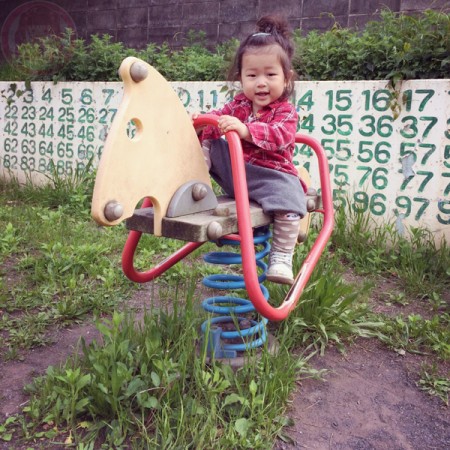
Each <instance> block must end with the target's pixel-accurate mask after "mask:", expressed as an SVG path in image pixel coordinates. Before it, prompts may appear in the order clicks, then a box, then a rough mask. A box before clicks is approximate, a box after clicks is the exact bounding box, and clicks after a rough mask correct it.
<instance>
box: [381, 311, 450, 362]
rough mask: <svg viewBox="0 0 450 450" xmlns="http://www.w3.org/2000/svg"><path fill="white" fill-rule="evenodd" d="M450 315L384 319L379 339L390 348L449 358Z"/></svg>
mask: <svg viewBox="0 0 450 450" xmlns="http://www.w3.org/2000/svg"><path fill="white" fill-rule="evenodd" d="M449 330H450V315H449V314H447V313H445V314H441V315H435V316H433V317H432V318H431V319H424V318H423V317H422V316H420V315H418V314H410V315H409V316H408V317H406V318H403V317H401V316H397V317H394V318H388V317H385V318H384V325H383V327H382V332H383V335H381V339H382V340H383V341H384V342H386V343H387V344H388V345H389V346H391V347H392V348H394V349H396V350H398V349H401V350H405V351H408V352H411V353H420V354H431V353H432V352H434V353H435V354H437V355H438V356H439V357H440V358H443V359H448V358H450V343H449V342H450V341H449V335H450V333H449Z"/></svg>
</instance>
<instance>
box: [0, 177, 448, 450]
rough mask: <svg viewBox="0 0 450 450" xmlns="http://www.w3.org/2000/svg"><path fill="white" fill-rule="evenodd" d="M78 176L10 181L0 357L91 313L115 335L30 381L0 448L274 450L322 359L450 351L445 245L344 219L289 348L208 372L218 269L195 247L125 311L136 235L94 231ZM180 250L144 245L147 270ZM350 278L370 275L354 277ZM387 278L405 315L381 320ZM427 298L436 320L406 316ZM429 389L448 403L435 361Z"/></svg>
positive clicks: (277, 292) (1, 220)
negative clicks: (145, 303)
mask: <svg viewBox="0 0 450 450" xmlns="http://www.w3.org/2000/svg"><path fill="white" fill-rule="evenodd" d="M77 177H78V178H74V179H72V180H67V181H64V180H62V179H59V178H58V177H57V176H56V175H55V176H53V178H52V177H51V178H50V179H49V185H47V186H43V187H36V186H33V185H32V184H31V183H30V182H27V183H25V185H21V184H20V183H18V182H17V180H12V181H10V182H6V181H2V182H0V200H2V201H1V203H0V204H1V205H2V206H0V229H1V230H2V232H1V234H0V261H1V263H2V269H1V272H0V275H1V276H0V311H1V315H0V356H1V357H2V359H4V360H11V359H21V358H23V357H24V356H26V351H27V350H28V349H31V348H34V347H36V346H45V345H47V344H48V342H49V340H50V339H51V331H52V330H53V329H54V328H55V327H64V326H67V325H70V324H73V323H75V322H81V321H84V320H86V319H87V318H94V320H95V321H96V326H97V328H98V330H99V332H100V334H101V339H99V340H97V341H93V342H92V343H90V344H87V343H85V342H83V341H81V342H80V349H79V350H80V351H79V352H76V353H75V354H74V355H73V356H71V357H69V358H68V360H67V361H66V362H65V363H63V364H62V365H61V366H60V367H49V368H48V369H47V372H46V373H45V374H44V375H42V376H40V377H38V378H36V379H35V380H34V381H33V382H32V383H31V384H30V385H29V386H27V392H28V395H29V401H28V403H27V404H26V406H25V407H24V409H23V411H22V413H21V414H18V415H16V416H13V417H10V418H8V419H7V420H6V421H5V422H4V423H3V424H0V442H1V441H2V440H3V441H5V442H8V441H11V440H14V441H15V442H21V443H22V444H24V445H30V446H32V445H41V444H43V443H45V444H48V445H53V446H58V445H72V446H77V448H79V449H87V448H89V449H93V448H136V449H138V448H165V449H166V448H167V449H176V448H212V447H214V448H218V449H221V448H222V449H229V448H255V449H256V448H268V447H270V445H271V443H272V442H274V440H275V439H276V438H277V437H279V438H282V439H288V437H287V436H286V435H285V433H284V428H285V427H286V425H288V424H289V419H288V417H287V414H286V408H287V403H288V399H289V395H290V394H291V393H292V391H293V389H294V387H295V385H296V382H297V381H298V380H299V379H301V378H303V377H310V376H314V377H316V376H317V377H320V375H321V374H320V373H317V372H315V371H314V370H313V369H312V368H311V367H310V366H309V365H308V360H309V359H310V358H311V357H312V356H313V355H315V354H323V353H324V352H325V351H326V349H327V348H328V347H329V346H330V345H335V346H338V347H339V348H340V349H341V350H342V351H344V350H345V348H346V346H347V345H348V343H349V342H351V341H352V340H353V339H355V338H356V337H376V338H378V339H381V340H382V341H383V342H385V343H386V344H387V345H388V346H389V347H390V348H393V349H395V350H397V351H399V350H401V351H405V352H411V353H420V354H427V355H431V356H432V357H433V359H434V361H435V364H436V367H438V366H439V364H440V362H441V361H447V360H448V358H449V356H450V353H449V350H450V349H449V345H448V342H450V339H449V338H450V331H449V330H450V326H449V325H450V324H449V317H450V316H449V311H448V305H447V304H446V301H445V299H446V298H448V297H447V295H448V287H449V277H448V275H449V272H448V270H449V269H448V268H449V267H450V264H449V262H450V256H449V249H448V247H447V246H446V245H443V246H441V247H437V246H436V245H435V243H434V241H433V240H432V236H431V235H430V234H429V233H427V232H426V231H424V230H421V229H412V230H410V233H411V234H410V236H409V237H408V238H400V237H398V236H397V235H396V233H395V231H394V228H393V227H392V226H390V225H389V224H388V225H386V226H382V227H380V226H378V227H373V224H372V223H371V220H370V218H369V217H368V216H365V215H363V214H360V213H354V212H351V211H338V212H337V214H336V230H335V232H334V234H333V237H332V239H331V242H330V244H329V246H328V248H327V251H326V252H325V253H324V255H323V257H322V258H321V260H320V262H319V264H318V266H317V267H316V270H315V271H314V273H313V275H312V278H311V280H310V282H309V283H308V286H307V288H306V289H305V292H304V294H303V295H302V298H301V299H300V301H299V304H298V307H297V308H296V309H295V310H294V311H293V312H292V314H291V315H290V316H289V318H288V319H287V320H285V321H284V322H282V323H280V324H270V331H271V333H272V334H274V335H275V336H276V338H277V340H278V343H279V351H278V352H277V353H276V354H275V355H274V354H272V353H271V352H269V351H268V349H266V348H263V349H262V351H261V353H260V355H259V358H258V359H257V360H255V361H256V362H255V361H253V362H252V363H249V364H246V365H245V366H244V367H243V368H241V369H239V370H232V369H231V368H230V367H229V366H228V365H223V364H221V363H220V362H218V361H212V362H210V363H209V364H207V363H206V355H205V349H204V348H203V345H202V342H203V340H202V336H200V335H199V328H200V323H201V322H202V321H203V320H204V313H203V312H201V311H200V310H199V306H198V301H197V300H196V296H197V295H198V294H197V287H198V285H199V280H200V277H202V276H203V275H205V274H206V273H211V272H214V271H215V270H217V269H216V268H212V267H211V266H206V265H205V264H203V263H199V253H198V252H197V253H195V254H194V255H192V256H190V257H189V258H187V259H186V260H185V261H184V262H183V263H182V264H178V265H176V266H175V267H174V268H173V269H171V270H170V271H168V272H167V273H166V274H164V276H163V277H161V278H160V279H159V280H158V283H157V284H156V285H155V286H156V287H155V296H157V297H158V302H156V301H155V305H153V306H152V307H151V308H150V309H149V310H146V311H144V312H143V313H141V314H139V315H136V313H135V312H132V311H131V310H129V309H128V308H127V307H126V299H127V298H128V297H129V296H130V295H131V294H132V292H133V290H134V289H136V286H134V285H133V284H132V283H129V282H127V281H126V280H125V278H124V277H123V274H122V273H121V271H120V261H119V260H120V252H121V249H122V246H123V243H124V240H125V231H124V229H123V228H122V227H120V226H119V227H114V228H108V229H103V228H98V227H97V226H95V225H94V224H93V223H92V221H91V220H90V217H89V201H90V189H91V188H92V180H93V174H92V173H90V172H89V171H86V172H85V173H82V174H78V175H77ZM314 237H315V231H314V230H313V231H312V233H311V235H310V238H309V240H308V242H307V243H306V244H305V245H303V246H300V247H299V248H298V251H297V255H296V264H297V262H298V261H301V260H302V258H303V257H304V256H305V254H306V252H307V251H308V249H309V246H310V245H311V243H312V241H313V240H314ZM386 242H388V243H389V248H386ZM179 246H180V244H179V243H178V242H176V241H172V240H169V239H157V238H154V237H153V236H143V238H142V240H141V243H140V251H139V253H138V255H137V257H136V264H137V266H138V267H139V268H141V269H147V268H149V267H150V266H151V265H152V262H154V261H155V260H157V259H158V260H159V259H160V258H163V257H165V256H167V255H169V254H171V253H172V252H173V251H174V250H175V249H176V248H178V247H179ZM430 262H431V264H430ZM430 265H431V266H432V267H430ZM349 268H351V270H352V271H354V272H355V273H356V274H360V275H362V276H361V277H359V278H356V279H355V281H354V282H349V281H345V274H346V272H348V270H349ZM382 277H387V278H389V279H395V280H396V281H397V287H400V291H401V292H398V291H395V292H386V298H388V299H389V302H388V303H389V304H391V305H393V308H395V314H394V315H392V314H391V315H387V314H381V313H375V312H373V311H372V304H371V295H372V292H373V289H374V287H375V286H377V283H378V282H379V280H380V278H382ZM180 280H182V282H180ZM286 289H287V288H286V287H283V286H279V285H269V290H270V296H271V301H272V302H273V303H274V304H276V303H277V302H280V301H282V299H283V298H284V296H285V293H286ZM156 303H157V304H156ZM412 304H418V305H420V310H424V311H427V314H428V315H427V316H426V317H423V316H422V315H420V314H418V313H417V312H414V313H411V312H408V313H403V308H406V307H411V305H412ZM249 357H252V354H250V355H249ZM418 379H419V381H418V387H419V388H420V389H422V390H424V391H425V392H427V393H429V394H431V395H435V396H437V397H439V398H440V399H441V400H442V401H443V402H444V403H448V383H449V380H448V378H446V377H445V376H443V375H442V373H441V372H440V371H439V370H438V368H433V367H431V366H430V367H423V368H422V371H421V373H420V374H418Z"/></svg>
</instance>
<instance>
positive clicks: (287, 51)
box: [228, 15, 294, 97]
mask: <svg viewBox="0 0 450 450" xmlns="http://www.w3.org/2000/svg"><path fill="white" fill-rule="evenodd" d="M256 26H257V31H256V33H253V34H251V35H250V36H247V38H245V39H244V40H243V41H242V42H241V43H240V45H239V48H238V50H237V52H236V55H235V57H234V62H233V65H232V66H231V69H230V72H229V77H228V78H229V79H230V80H231V81H238V80H239V79H240V77H241V71H242V57H243V56H244V53H245V52H247V51H249V50H251V49H259V48H262V47H266V46H268V45H279V46H280V47H281V50H280V52H279V57H280V63H281V66H282V68H283V73H284V77H285V78H286V80H289V82H288V84H287V86H286V89H285V91H284V93H283V96H284V97H289V96H290V95H291V94H292V92H293V90H294V83H293V81H294V77H293V75H292V74H293V70H292V57H293V56H294V43H293V41H292V33H291V30H290V26H289V23H288V21H287V20H286V19H285V18H284V17H282V16H276V15H269V16H264V17H261V18H260V19H259V20H258V22H256Z"/></svg>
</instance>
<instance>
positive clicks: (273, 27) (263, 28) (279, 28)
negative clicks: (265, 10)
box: [256, 15, 291, 38]
mask: <svg viewBox="0 0 450 450" xmlns="http://www.w3.org/2000/svg"><path fill="white" fill-rule="evenodd" d="M256 26H257V27H258V31H260V32H261V33H270V34H280V35H281V36H283V37H285V38H289V37H290V34H291V33H290V27H289V23H288V21H287V20H286V19H285V18H284V17H281V16H275V15H270V16H264V17H261V18H260V19H259V20H258V22H256Z"/></svg>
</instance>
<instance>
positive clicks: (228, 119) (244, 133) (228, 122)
mask: <svg viewBox="0 0 450 450" xmlns="http://www.w3.org/2000/svg"><path fill="white" fill-rule="evenodd" d="M218 125H219V130H220V132H221V133H223V134H225V133H227V132H228V131H236V132H237V134H238V135H239V137H240V138H241V139H245V140H246V141H251V139H252V138H251V135H250V132H249V131H248V128H247V125H245V124H244V123H242V122H241V121H240V120H239V119H237V118H236V117H233V116H220V117H219V120H218Z"/></svg>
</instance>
